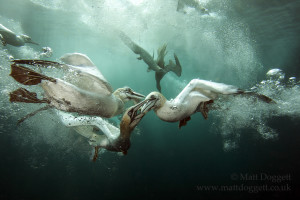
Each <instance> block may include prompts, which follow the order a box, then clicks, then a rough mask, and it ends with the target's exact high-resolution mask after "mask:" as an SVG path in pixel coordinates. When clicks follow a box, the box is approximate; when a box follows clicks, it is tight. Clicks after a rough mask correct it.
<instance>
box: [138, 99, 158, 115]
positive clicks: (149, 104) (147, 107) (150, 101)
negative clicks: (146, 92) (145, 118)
mask: <svg viewBox="0 0 300 200" xmlns="http://www.w3.org/2000/svg"><path fill="white" fill-rule="evenodd" d="M156 101H157V99H146V100H144V101H143V102H145V103H144V104H143V107H142V108H141V113H144V114H146V113H147V112H149V111H150V110H152V109H153V107H154V105H155V103H156Z"/></svg>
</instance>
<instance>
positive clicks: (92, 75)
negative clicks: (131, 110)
mask: <svg viewBox="0 0 300 200" xmlns="http://www.w3.org/2000/svg"><path fill="white" fill-rule="evenodd" d="M61 60H63V61H64V62H65V63H67V64H60V63H57V62H51V61H44V60H13V63H12V64H11V74H10V76H12V77H13V78H14V79H15V80H16V81H18V82H19V83H21V84H23V85H37V84H40V85H41V87H42V88H43V90H44V98H43V99H38V98H37V94H36V93H34V92H30V91H28V90H26V89H24V88H19V89H17V90H15V91H13V92H11V93H10V101H11V102H25V103H47V104H49V105H50V106H51V107H54V108H56V109H58V110H63V111H67V112H76V113H79V114H83V115H95V116H101V117H105V118H110V117H113V116H116V115H119V114H121V113H123V111H124V104H125V102H127V101H130V100H132V101H134V102H135V103H137V102H139V101H140V100H142V99H143V98H144V96H143V95H141V94H139V93H136V92H134V91H133V90H132V89H130V88H129V87H124V88H119V89H117V90H116V91H115V92H112V88H111V86H110V84H109V83H108V82H107V81H106V79H105V78H104V77H103V75H102V74H101V72H100V71H99V70H98V69H97V67H96V66H95V65H94V64H93V63H92V61H91V60H90V59H89V58H88V57H87V56H85V55H83V54H78V53H74V54H67V55H66V56H64V57H62V59H61ZM21 64H27V65H34V66H44V67H48V66H54V67H60V68H63V69H68V73H69V74H67V75H68V76H69V78H70V80H71V79H73V82H72V83H70V82H69V81H68V82H67V81H64V80H61V79H58V78H52V77H48V76H45V75H43V74H40V73H37V72H35V71H33V70H31V69H29V68H26V67H24V66H22V65H21ZM70 64H74V65H75V66H73V65H70ZM74 74H75V75H76V76H75V77H70V75H74Z"/></svg>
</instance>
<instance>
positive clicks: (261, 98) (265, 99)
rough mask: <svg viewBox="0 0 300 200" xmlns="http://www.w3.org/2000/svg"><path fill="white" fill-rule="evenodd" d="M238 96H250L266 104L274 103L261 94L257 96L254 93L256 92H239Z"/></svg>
mask: <svg viewBox="0 0 300 200" xmlns="http://www.w3.org/2000/svg"><path fill="white" fill-rule="evenodd" d="M238 94H241V95H247V96H252V97H255V98H257V99H259V100H261V101H264V102H266V103H276V102H275V101H274V100H273V99H271V98H270V97H267V96H265V95H263V94H259V93H256V92H251V91H242V90H240V91H239V93H238Z"/></svg>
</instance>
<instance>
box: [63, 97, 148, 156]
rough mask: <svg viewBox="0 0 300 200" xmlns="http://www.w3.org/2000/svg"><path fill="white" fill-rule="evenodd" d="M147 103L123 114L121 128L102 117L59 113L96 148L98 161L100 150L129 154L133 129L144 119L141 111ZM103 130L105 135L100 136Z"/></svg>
mask: <svg viewBox="0 0 300 200" xmlns="http://www.w3.org/2000/svg"><path fill="white" fill-rule="evenodd" d="M145 103H147V101H142V102H141V103H138V104H136V105H135V106H132V107H130V108H128V109H127V110H126V112H125V113H124V114H123V117H122V121H121V123H120V128H118V127H116V126H114V125H112V124H111V123H109V122H108V121H106V120H104V119H103V118H101V117H96V116H95V117H92V116H79V117H77V116H74V115H72V114H70V113H67V112H63V111H57V114H58V115H59V116H60V119H61V121H62V122H63V124H64V125H66V126H68V127H73V129H74V130H75V131H76V132H78V133H79V134H80V135H82V136H84V137H85V138H87V139H88V140H89V144H90V145H91V146H93V147H94V148H95V155H94V158H93V160H94V161H95V160H96V159H97V155H98V150H99V148H104V149H106V150H108V151H114V152H122V153H123V154H124V155H126V154H127V151H128V149H129V148H130V135H131V132H132V131H133V129H134V128H135V127H136V126H137V124H138V123H139V122H140V121H141V119H142V118H143V117H144V115H145V113H146V112H148V110H146V109H145V110H144V111H145V113H143V112H141V111H140V108H141V107H142V106H143V105H144V104H145ZM98 130H101V131H102V132H103V134H101V135H100V134H98V133H97V132H98Z"/></svg>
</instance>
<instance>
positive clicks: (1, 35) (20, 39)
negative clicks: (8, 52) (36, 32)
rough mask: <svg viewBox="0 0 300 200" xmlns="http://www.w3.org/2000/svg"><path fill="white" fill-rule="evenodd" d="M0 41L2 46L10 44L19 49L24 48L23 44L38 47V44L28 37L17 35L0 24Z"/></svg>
mask: <svg viewBox="0 0 300 200" xmlns="http://www.w3.org/2000/svg"><path fill="white" fill-rule="evenodd" d="M0 41H1V42H2V44H3V46H5V45H6V44H10V45H12V46H16V47H20V46H24V45H25V43H31V44H36V45H39V44H38V43H36V42H34V41H32V40H31V38H30V37H29V36H28V35H24V34H21V35H17V34H16V33H14V32H13V31H11V30H9V29H8V28H6V27H5V26H3V25H2V24H0Z"/></svg>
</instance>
